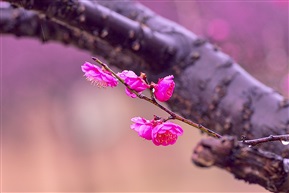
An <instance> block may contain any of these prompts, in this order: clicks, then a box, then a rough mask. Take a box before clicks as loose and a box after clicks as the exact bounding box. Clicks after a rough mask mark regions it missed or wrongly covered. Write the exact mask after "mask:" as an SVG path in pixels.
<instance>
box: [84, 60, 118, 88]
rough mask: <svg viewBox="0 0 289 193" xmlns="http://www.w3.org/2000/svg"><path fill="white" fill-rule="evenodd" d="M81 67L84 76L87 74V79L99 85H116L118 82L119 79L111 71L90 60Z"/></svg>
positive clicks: (102, 86)
mask: <svg viewBox="0 0 289 193" xmlns="http://www.w3.org/2000/svg"><path fill="white" fill-rule="evenodd" d="M81 69H82V71H83V72H84V76H86V79H87V80H89V81H91V82H92V83H95V84H96V85H97V86H98V87H101V88H104V87H107V86H110V87H115V86H116V85H117V83H118V82H117V79H116V78H115V77H113V76H112V74H111V73H110V72H109V71H107V70H105V69H102V68H100V67H98V66H96V65H93V64H91V63H89V62H85V63H84V64H83V65H82V66H81Z"/></svg>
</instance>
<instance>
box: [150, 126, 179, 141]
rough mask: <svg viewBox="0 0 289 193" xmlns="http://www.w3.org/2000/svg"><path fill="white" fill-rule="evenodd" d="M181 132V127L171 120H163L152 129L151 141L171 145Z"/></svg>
mask: <svg viewBox="0 0 289 193" xmlns="http://www.w3.org/2000/svg"><path fill="white" fill-rule="evenodd" d="M182 134H183V129H182V128H181V127H180V126H179V125H177V124H175V123H172V122H165V123H163V124H160V125H157V126H156V127H155V128H154V129H153V131H152V141H153V143H154V144H155V145H163V146H167V145H172V144H174V143H175V142H176V141H177V139H178V136H180V135H182Z"/></svg>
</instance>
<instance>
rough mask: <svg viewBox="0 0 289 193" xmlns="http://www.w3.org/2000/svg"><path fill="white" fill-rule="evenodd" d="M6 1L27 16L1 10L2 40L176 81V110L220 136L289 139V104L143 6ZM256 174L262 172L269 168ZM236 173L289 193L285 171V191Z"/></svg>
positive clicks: (277, 147) (275, 148)
mask: <svg viewBox="0 0 289 193" xmlns="http://www.w3.org/2000/svg"><path fill="white" fill-rule="evenodd" d="M7 2H11V3H14V4H15V5H17V6H18V7H23V8H24V9H22V8H17V7H12V6H10V5H9V4H6V5H5V6H2V8H1V14H2V13H3V17H2V16H1V21H0V26H1V28H0V29H1V33H8V34H10V33H12V34H15V35H17V36H27V35H29V36H32V37H36V38H38V39H41V40H42V41H43V40H45V41H47V40H56V41H60V42H65V43H71V44H73V45H76V46H77V47H79V48H82V49H86V50H88V51H90V52H92V53H95V54H97V55H100V56H103V57H104V58H106V59H107V61H108V63H109V64H112V65H115V66H117V67H118V68H120V69H132V70H137V71H145V72H147V74H150V76H151V78H152V79H157V78H158V77H159V76H161V75H163V74H174V76H175V77H176V85H177V87H176V90H175V94H174V96H173V99H172V100H171V101H170V102H168V105H169V106H170V108H171V109H173V110H174V111H176V112H179V113H180V114H182V115H183V116H185V117H186V118H189V119H192V120H194V121H196V122H198V123H201V124H203V125H205V126H206V127H208V128H210V129H212V130H215V131H216V132H218V133H221V134H227V135H231V136H235V137H237V138H239V139H240V138H241V137H242V136H245V137H246V139H254V138H260V137H266V136H269V135H272V134H274V135H282V134H288V133H289V117H288V114H289V105H288V100H287V99H285V98H284V97H283V96H281V95H280V94H278V93H276V92H275V91H274V90H272V89H271V88H268V87H266V86H265V85H263V84H262V83H260V82H258V81H257V80H256V79H254V78H253V77H252V76H250V75H249V74H248V73H246V72H245V71H244V70H243V69H242V68H240V66H239V65H238V64H236V63H235V62H234V61H233V60H232V59H231V58H230V57H229V56H227V55H225V54H224V53H222V52H221V51H220V50H219V49H218V48H217V47H216V46H213V45H211V44H210V43H207V42H206V41H204V40H203V39H201V38H199V37H197V36H196V35H195V34H193V33H192V32H190V31H188V30H186V29H185V28H183V27H181V26H179V25H177V24H175V23H173V22H171V21H169V20H166V19H164V18H162V17H160V16H158V15H156V14H155V13H153V12H152V11H150V10H148V9H147V8H146V7H144V6H142V5H140V4H138V3H133V2H129V1H127V2H115V1H110V2H103V1H99V4H98V3H92V2H89V1H73V0H71V1H54V2H51V1H41V0H37V1H34V2H31V1H26V0H23V1H16V0H7ZM93 2H97V1H93ZM106 7H107V8H106ZM25 9H27V10H25ZM28 10H29V11H28ZM217 24H220V23H218V22H217ZM222 26H224V25H222ZM27 29H29V30H27ZM43 29H44V30H45V34H46V35H45V39H44V36H43V35H42V34H43V31H42V30H43ZM222 29H224V27H222ZM210 33H211V32H210ZM212 33H213V32H212ZM232 148H237V149H240V148H241V149H242V148H246V147H239V146H238V147H232ZM258 148H259V149H260V150H263V151H268V152H271V153H275V154H276V156H280V158H281V162H282V161H283V162H284V163H285V161H286V160H287V159H286V158H288V157H289V149H288V146H284V145H282V144H281V143H278V142H276V143H267V144H264V145H262V146H259V147H258ZM232 151H235V150H234V149H233V150H232ZM198 153H199V154H200V155H202V152H198ZM252 154H253V155H254V152H252ZM256 156H262V154H257V153H256ZM232 159H235V158H234V157H233V158H232ZM245 159H246V158H245ZM248 159H249V158H248ZM250 159H251V158H250ZM233 161H234V160H233ZM233 161H232V162H233ZM269 161H270V159H269ZM284 165H285V164H284ZM217 166H218V167H221V168H222V166H220V165H217ZM253 169H256V172H259V170H260V169H262V168H253ZM263 169H264V170H265V169H266V168H263ZM230 172H232V173H233V174H234V175H237V172H238V177H239V178H242V179H244V180H246V181H249V182H251V183H257V184H260V185H261V186H263V187H264V188H266V189H268V190H271V191H278V192H286V191H288V187H286V186H284V183H285V184H286V183H287V182H286V179H288V170H286V168H284V173H283V176H282V179H283V180H282V182H283V184H282V183H280V182H278V183H276V181H275V180H274V179H271V178H270V177H268V178H267V179H266V181H267V182H268V183H264V181H256V180H255V179H253V180H252V179H251V178H250V176H247V175H239V172H241V173H242V172H244V173H245V172H246V171H245V169H244V170H241V169H240V170H239V171H236V170H230ZM273 186H274V188H272V187H273Z"/></svg>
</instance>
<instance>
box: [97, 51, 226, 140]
mask: <svg viewBox="0 0 289 193" xmlns="http://www.w3.org/2000/svg"><path fill="white" fill-rule="evenodd" d="M92 59H93V60H94V61H96V62H97V63H98V64H100V65H101V66H102V67H103V68H105V69H106V70H107V71H109V72H111V73H112V74H113V76H114V77H115V78H117V79H118V80H119V81H120V82H121V83H122V84H123V85H125V87H126V88H128V89H129V91H131V92H132V93H134V94H135V95H136V96H137V97H138V98H140V99H143V100H146V101H148V102H150V103H152V104H154V105H155V106H157V107H159V108H160V109H162V110H163V111H165V112H167V113H168V114H169V115H170V116H171V117H170V119H176V120H179V121H181V122H183V123H186V124H188V125H191V126H193V127H195V128H196V129H199V130H201V131H203V132H205V133H207V134H208V135H209V136H211V137H214V138H221V137H222V136H221V135H220V134H218V133H216V132H214V131H212V130H210V129H208V128H206V127H204V126H202V125H201V124H198V123H195V122H193V121H191V120H188V119H186V118H184V117H182V116H180V115H178V114H176V113H174V112H172V111H171V110H169V109H168V108H166V107H164V106H163V105H161V104H159V103H158V102H157V101H156V100H155V99H154V97H152V98H148V97H147V96H145V95H142V94H139V93H138V92H136V91H135V90H133V89H131V88H130V86H129V85H128V84H126V83H125V82H124V80H122V79H121V78H120V77H119V76H118V75H117V74H116V73H115V72H114V71H113V70H112V69H110V68H109V67H108V65H107V64H105V63H103V62H102V61H100V60H99V59H98V58H95V57H92Z"/></svg>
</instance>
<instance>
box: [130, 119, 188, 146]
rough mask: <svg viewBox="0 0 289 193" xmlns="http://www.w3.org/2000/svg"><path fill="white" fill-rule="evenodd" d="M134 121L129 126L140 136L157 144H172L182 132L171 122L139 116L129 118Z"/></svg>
mask: <svg viewBox="0 0 289 193" xmlns="http://www.w3.org/2000/svg"><path fill="white" fill-rule="evenodd" d="M131 120H132V121H133V122H134V123H133V124H132V125H131V126H130V127H131V129H133V130H135V131H136V132H137V133H138V134H139V136H140V137H142V138H144V139H147V140H152V141H153V143H154V144H155V145H157V146H159V145H163V146H167V145H173V144H174V143H175V142H176V140H177V139H178V136H180V135H182V134H183V129H182V128H181V127H180V126H179V125H177V124H175V123H172V122H169V121H167V122H163V121H162V120H155V119H153V120H146V119H144V118H141V117H134V118H132V119H131Z"/></svg>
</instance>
